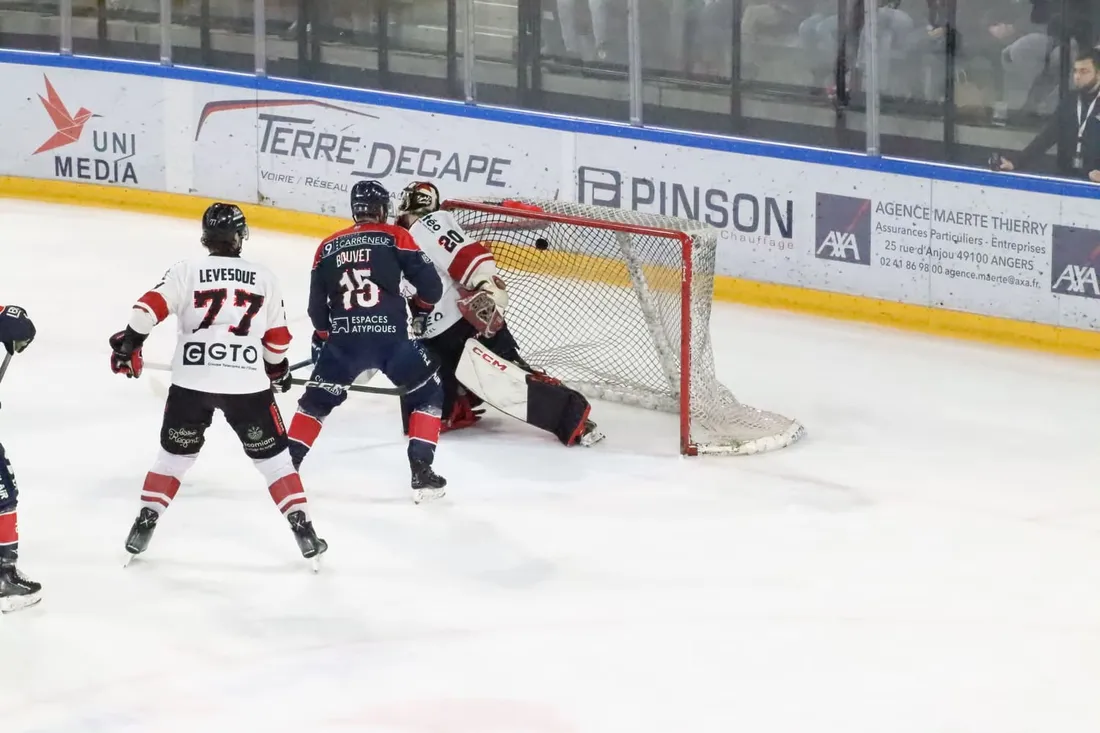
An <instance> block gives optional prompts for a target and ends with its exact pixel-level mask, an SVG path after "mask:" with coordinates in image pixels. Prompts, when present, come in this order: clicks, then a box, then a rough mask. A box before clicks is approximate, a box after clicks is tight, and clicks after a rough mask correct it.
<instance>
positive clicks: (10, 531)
mask: <svg viewBox="0 0 1100 733" xmlns="http://www.w3.org/2000/svg"><path fill="white" fill-rule="evenodd" d="M18 541H19V522H18V521H17V519H16V513H15V512H8V513H7V514H0V545H11V544H14V543H16V542H18Z"/></svg>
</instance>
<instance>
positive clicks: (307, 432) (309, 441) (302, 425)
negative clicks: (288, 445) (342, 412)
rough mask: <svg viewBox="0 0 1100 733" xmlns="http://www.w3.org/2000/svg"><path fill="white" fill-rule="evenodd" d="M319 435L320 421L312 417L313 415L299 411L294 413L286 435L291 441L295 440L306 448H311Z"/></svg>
mask: <svg viewBox="0 0 1100 733" xmlns="http://www.w3.org/2000/svg"><path fill="white" fill-rule="evenodd" d="M320 434H321V421H320V420H318V419H317V418H315V417H313V415H307V414H305V413H304V412H302V411H301V410H299V411H298V412H296V413H294V418H293V419H292V420H291V421H290V432H289V433H288V434H287V435H288V437H289V438H290V439H291V440H296V441H298V442H299V443H302V444H303V445H305V446H306V447H307V448H312V447H313V442H314V441H315V440H317V436H318V435H320Z"/></svg>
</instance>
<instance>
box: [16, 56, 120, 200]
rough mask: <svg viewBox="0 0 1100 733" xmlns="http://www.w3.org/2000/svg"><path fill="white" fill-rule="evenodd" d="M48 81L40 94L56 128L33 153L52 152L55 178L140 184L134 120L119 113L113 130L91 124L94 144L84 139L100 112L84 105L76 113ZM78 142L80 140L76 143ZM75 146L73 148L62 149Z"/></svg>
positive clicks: (100, 117)
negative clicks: (44, 90) (129, 120)
mask: <svg viewBox="0 0 1100 733" xmlns="http://www.w3.org/2000/svg"><path fill="white" fill-rule="evenodd" d="M43 79H44V80H45V82H46V96H45V97H43V96H42V95H39V96H38V99H39V101H41V102H42V106H43V107H44V108H45V109H46V114H47V115H49V118H50V122H52V123H53V127H54V129H55V130H56V132H54V134H53V135H51V136H50V137H49V138H48V139H47V140H46V141H45V142H44V143H42V144H41V145H39V146H38V149H37V150H35V151H34V153H33V155H39V154H41V153H51V152H52V153H53V175H54V178H65V179H76V180H81V181H95V182H97V183H124V184H137V183H138V172H137V168H136V167H135V165H134V163H135V161H136V156H137V144H138V135H137V133H136V132H134V131H133V130H134V127H133V123H131V122H128V121H126V119H125V117H124V116H122V115H120V116H119V117H117V118H116V119H118V120H120V122H119V126H118V127H115V128H113V129H111V128H108V127H105V126H104V125H103V124H102V123H98V122H96V123H93V124H92V126H91V146H90V148H89V146H88V145H87V144H86V142H85V141H84V140H82V138H83V135H84V128H85V125H86V124H87V123H88V122H89V120H92V119H94V118H99V119H102V118H103V115H98V114H95V113H94V112H92V111H91V110H89V109H87V108H86V107H81V108H80V109H78V110H77V111H76V114H72V113H70V112H69V108H68V107H67V106H66V105H65V102H64V101H63V100H62V99H61V95H60V94H59V93H58V91H57V89H56V87H54V85H53V83H52V82H51V81H50V79H49V77H47V76H43ZM77 143H80V144H79V145H77ZM73 145H75V148H76V149H75V150H73V149H63V148H68V147H69V146H73Z"/></svg>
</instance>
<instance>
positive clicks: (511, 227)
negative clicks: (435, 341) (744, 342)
mask: <svg viewBox="0 0 1100 733" xmlns="http://www.w3.org/2000/svg"><path fill="white" fill-rule="evenodd" d="M443 208H445V209H448V210H450V211H451V212H452V214H453V215H454V216H455V218H456V220H457V221H458V222H459V224H460V225H461V226H462V227H463V229H465V230H466V231H467V232H468V233H469V234H471V235H473V236H477V237H478V238H479V239H481V241H482V242H483V243H484V244H486V245H487V246H488V247H489V248H490V249H491V250H492V252H493V255H494V257H495V259H496V262H497V266H498V267H499V268H500V270H501V273H502V275H503V277H504V280H505V282H506V283H507V286H508V292H509V296H510V297H509V305H508V312H507V316H506V320H507V322H508V326H509V329H510V330H511V331H512V333H513V335H514V336H515V337H516V340H517V342H518V343H519V348H520V353H521V354H522V355H523V357H524V359H525V360H526V361H527V362H528V363H529V364H531V365H532V366H534V367H536V368H539V369H542V370H544V371H546V372H547V373H548V374H550V375H552V376H554V377H557V378H558V379H561V380H562V381H563V382H564V383H565V384H567V385H569V386H571V387H573V388H574V389H576V390H578V391H580V392H581V393H582V394H584V395H585V396H587V397H589V398H592V399H601V400H608V401H612V402H620V403H625V404H629V405H636V406H640V407H644V408H648V409H655V410H663V411H667V412H674V413H678V414H679V416H680V451H681V453H684V454H688V455H695V454H698V453H727V454H750V453H760V452H763V451H768V450H773V449H776V448H782V447H784V446H787V445H789V444H791V443H793V442H794V441H795V440H797V439H798V438H799V437H801V436H802V433H803V428H802V426H801V425H800V424H799V423H798V422H796V421H794V420H791V419H790V418H787V417H783V416H782V415H777V414H775V413H773V412H766V411H763V410H758V409H756V408H753V407H749V406H748V405H745V404H742V403H741V402H739V401H738V400H737V399H736V398H735V397H734V396H733V394H732V393H731V392H730V391H729V390H728V389H727V388H726V387H725V386H724V385H722V384H721V383H720V382H719V381H718V378H717V376H716V374H715V368H714V354H713V351H712V349H711V336H710V313H711V303H712V301H713V295H714V267H715V252H716V248H717V243H718V242H717V240H718V232H717V230H715V229H713V228H711V227H708V226H706V225H705V224H701V223H699V222H696V221H691V220H688V219H679V218H674V217H668V216H661V215H657V214H646V213H641V212H636V211H627V210H622V209H613V208H607V207H602V206H590V205H585V204H575V203H570V202H564V201H552V200H545V201H543V200H531V199H524V200H515V199H509V200H485V201H447V202H446V203H445V204H444V205H443Z"/></svg>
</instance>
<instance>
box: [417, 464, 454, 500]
mask: <svg viewBox="0 0 1100 733" xmlns="http://www.w3.org/2000/svg"><path fill="white" fill-rule="evenodd" d="M409 467H410V468H411V469H412V490H413V503H414V504H419V503H421V502H423V501H432V500H434V499H440V498H442V497H443V496H444V495H446V493H447V490H446V489H445V488H444V487H445V486H446V485H447V479H445V478H443V477H442V476H440V475H439V474H437V473H436V472H435V471H433V470H432V467H431V465H429V464H428V463H425V462H424V461H410V462H409Z"/></svg>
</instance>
